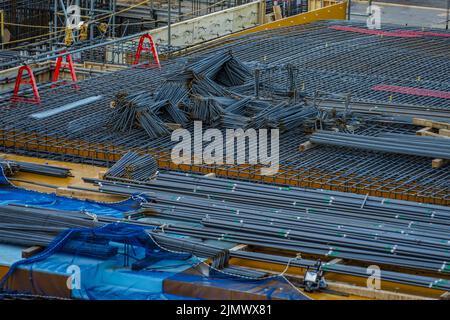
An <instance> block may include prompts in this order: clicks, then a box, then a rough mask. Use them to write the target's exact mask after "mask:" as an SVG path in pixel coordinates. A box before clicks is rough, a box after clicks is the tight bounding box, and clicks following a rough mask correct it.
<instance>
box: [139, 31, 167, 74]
mask: <svg viewBox="0 0 450 320" xmlns="http://www.w3.org/2000/svg"><path fill="white" fill-rule="evenodd" d="M145 39H148V41H149V43H150V47H144V43H145ZM142 52H151V53H152V55H153V61H154V63H153V64H145V65H143V67H154V66H157V67H158V68H160V69H161V64H160V63H159V57H158V51H157V50H156V45H155V42H154V41H153V38H152V36H151V35H149V34H144V35H142V36H141V38H140V39H139V45H138V47H137V50H136V56H135V58H134V62H133V65H138V64H139V61H140V59H141V53H142Z"/></svg>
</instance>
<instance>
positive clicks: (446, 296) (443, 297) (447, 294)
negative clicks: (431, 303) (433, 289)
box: [439, 292, 450, 300]
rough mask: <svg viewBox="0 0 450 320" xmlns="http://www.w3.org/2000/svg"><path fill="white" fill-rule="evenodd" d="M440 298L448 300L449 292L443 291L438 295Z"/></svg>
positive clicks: (449, 298) (449, 297)
mask: <svg viewBox="0 0 450 320" xmlns="http://www.w3.org/2000/svg"><path fill="white" fill-rule="evenodd" d="M439 299H440V300H450V292H445V293H443V294H442V295H441V296H440V297H439Z"/></svg>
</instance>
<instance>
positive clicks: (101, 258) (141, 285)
mask: <svg viewBox="0 0 450 320" xmlns="http://www.w3.org/2000/svg"><path fill="white" fill-rule="evenodd" d="M73 241H75V242H76V243H81V245H78V246H77V247H76V250H75V252H73V248H74V246H73V243H72V242H73ZM69 249H70V251H72V252H71V253H70V254H69V253H67V251H69ZM96 255H97V256H98V257H95V256H96ZM137 262H141V267H142V268H136V267H135V265H134V264H135V263H137ZM142 262H143V263H142ZM197 263H199V260H198V259H197V258H196V257H193V256H192V255H190V254H187V253H172V252H169V251H165V250H163V249H161V248H160V247H159V246H157V245H156V244H155V242H154V241H153V240H152V239H151V237H150V236H149V235H148V234H147V232H146V230H145V229H144V228H143V227H139V226H134V225H129V224H126V223H114V224H109V225H105V226H103V227H100V228H93V229H89V228H86V229H69V230H67V231H65V232H63V233H62V234H60V235H59V236H58V237H56V238H55V239H54V241H52V243H51V244H49V246H48V247H47V248H46V249H45V250H44V251H42V252H41V253H39V254H37V255H35V256H33V257H31V258H28V259H24V260H20V261H17V262H15V263H14V264H13V265H11V267H10V270H9V272H8V273H7V274H6V275H5V276H4V277H3V278H2V279H1V281H0V289H4V290H6V291H14V287H13V285H12V283H14V282H13V281H9V280H12V276H13V274H14V272H15V271H16V270H17V269H21V270H28V272H29V276H28V277H27V279H29V281H30V283H29V284H28V286H27V287H28V288H29V289H28V290H29V292H24V293H32V294H35V295H41V296H50V295H51V294H50V292H49V290H51V291H52V292H54V291H55V288H56V290H58V286H59V288H60V285H61V284H60V282H58V280H57V278H54V280H52V279H53V278H50V279H49V278H48V277H47V278H46V281H45V282H43V283H40V282H39V281H38V280H34V279H35V278H37V277H36V276H35V277H34V278H33V274H34V275H36V272H37V271H39V272H45V273H48V274H58V275H66V276H71V278H70V281H69V284H70V286H71V297H72V298H75V299H90V300H114V299H121V300H124V299H139V300H161V299H163V300H166V299H182V298H184V299H187V298H186V297H177V296H174V295H166V294H164V293H163V281H164V280H165V279H166V278H168V277H170V276H173V275H174V274H176V273H179V272H183V271H185V270H186V269H188V268H191V267H192V266H193V265H195V264H197ZM41 279H42V278H41ZM52 281H54V282H55V283H51V282H52ZM21 285H22V286H24V284H23V283H22V284H21ZM60 289H61V288H60ZM61 291H62V290H61ZM66 291H67V290H66Z"/></svg>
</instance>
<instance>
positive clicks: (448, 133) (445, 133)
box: [439, 129, 450, 137]
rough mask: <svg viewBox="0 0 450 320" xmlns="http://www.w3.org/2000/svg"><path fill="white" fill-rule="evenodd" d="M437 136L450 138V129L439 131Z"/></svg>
mask: <svg viewBox="0 0 450 320" xmlns="http://www.w3.org/2000/svg"><path fill="white" fill-rule="evenodd" d="M439 135H441V136H445V137H450V129H439Z"/></svg>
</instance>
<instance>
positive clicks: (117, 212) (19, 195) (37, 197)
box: [0, 167, 144, 218]
mask: <svg viewBox="0 0 450 320" xmlns="http://www.w3.org/2000/svg"><path fill="white" fill-rule="evenodd" d="M142 201H144V200H143V199H142V198H141V197H131V198H130V199H128V200H125V201H121V202H115V203H106V202H96V201H91V200H78V199H74V198H68V197H62V196H57V195H56V194H54V193H44V192H38V191H32V190H26V189H23V188H19V187H16V186H14V185H12V184H11V183H10V182H9V181H8V179H7V178H6V176H5V175H4V173H3V169H2V167H0V206H1V205H8V204H20V205H29V206H34V207H42V208H51V209H58V210H67V211H87V212H90V213H93V214H96V215H106V216H113V217H117V218H121V217H123V215H124V213H125V212H128V211H133V210H137V209H139V208H140V205H141V203H142Z"/></svg>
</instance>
